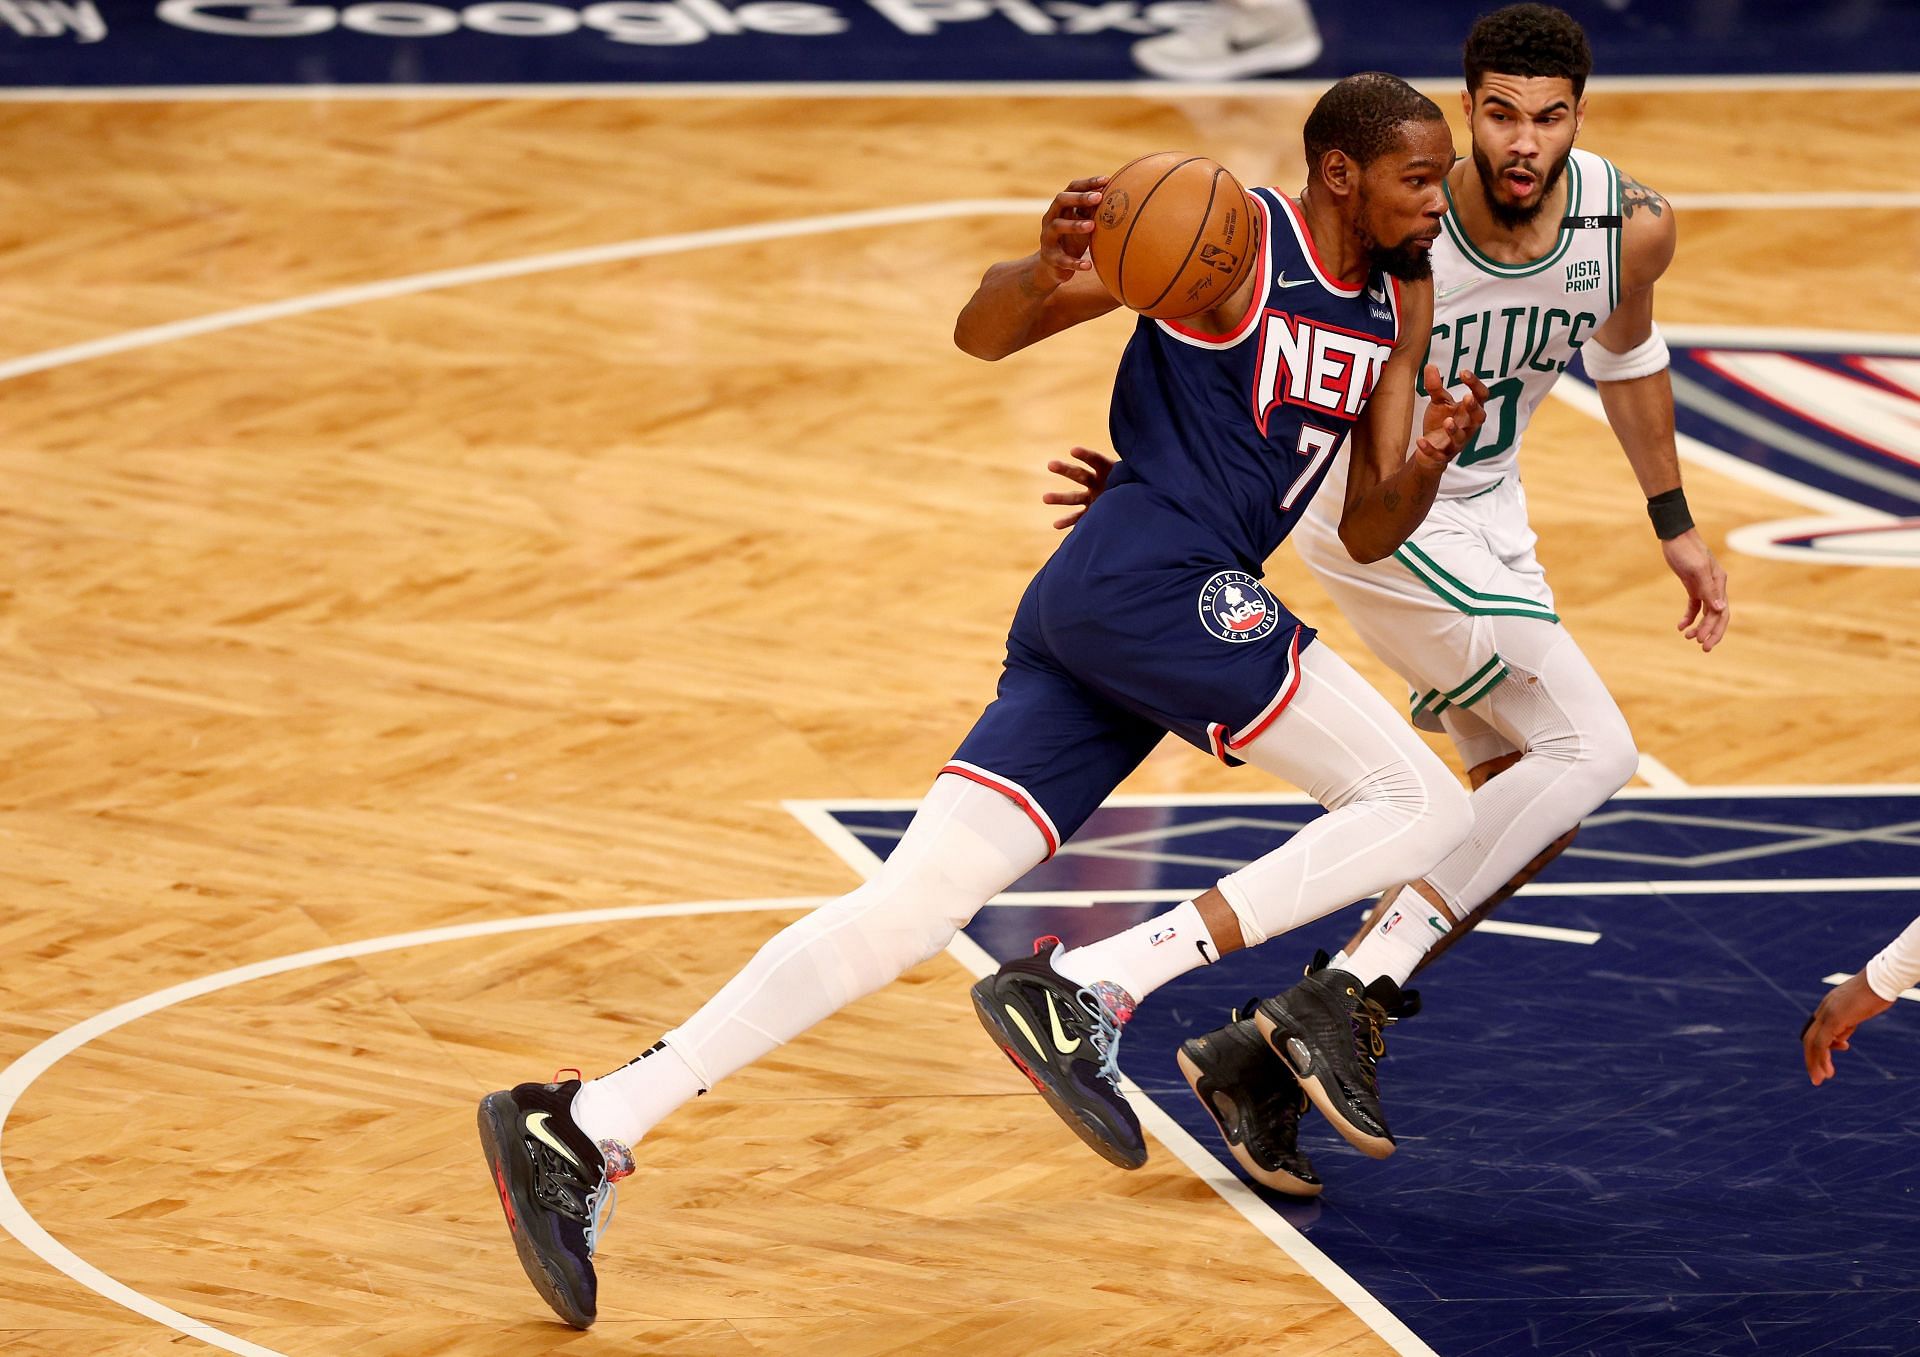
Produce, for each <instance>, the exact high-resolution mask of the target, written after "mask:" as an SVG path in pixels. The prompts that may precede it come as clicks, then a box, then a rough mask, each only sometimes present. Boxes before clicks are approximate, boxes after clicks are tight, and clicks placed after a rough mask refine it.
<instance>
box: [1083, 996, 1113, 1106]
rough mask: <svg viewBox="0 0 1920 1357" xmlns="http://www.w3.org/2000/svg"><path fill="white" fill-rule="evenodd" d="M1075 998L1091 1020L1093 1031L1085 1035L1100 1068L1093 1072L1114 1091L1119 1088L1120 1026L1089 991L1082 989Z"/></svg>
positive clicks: (1105, 1006) (1104, 1005)
mask: <svg viewBox="0 0 1920 1357" xmlns="http://www.w3.org/2000/svg"><path fill="white" fill-rule="evenodd" d="M1074 997H1075V998H1077V999H1079V1000H1080V1007H1082V1008H1084V1009H1085V1010H1086V1011H1087V1016H1088V1017H1090V1018H1092V1019H1093V1030H1092V1031H1091V1032H1089V1033H1088V1034H1087V1036H1088V1038H1089V1040H1091V1041H1092V1042H1093V1049H1094V1050H1095V1051H1097V1052H1099V1055H1100V1068H1099V1069H1098V1070H1097V1071H1095V1073H1097V1074H1098V1075H1099V1076H1100V1077H1101V1078H1102V1079H1105V1080H1106V1081H1107V1082H1108V1083H1109V1084H1111V1085H1113V1087H1114V1088H1115V1089H1118V1088H1119V1087H1120V1024H1119V1022H1117V1021H1116V1020H1115V1019H1114V1016H1113V1013H1112V1011H1111V1010H1110V1009H1108V1007H1107V1005H1106V1002H1105V1001H1104V1000H1102V999H1101V997H1100V996H1099V995H1098V994H1096V993H1094V991H1093V990H1091V989H1082V990H1081V991H1080V992H1079V993H1078V994H1077V995H1075V996H1074Z"/></svg>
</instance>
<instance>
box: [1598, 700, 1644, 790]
mask: <svg viewBox="0 0 1920 1357" xmlns="http://www.w3.org/2000/svg"><path fill="white" fill-rule="evenodd" d="M1592 768H1593V772H1592V776H1593V786H1594V790H1595V791H1597V792H1599V793H1600V795H1599V798H1598V800H1596V801H1595V802H1594V804H1595V805H1596V806H1597V805H1599V804H1600V802H1601V801H1605V800H1606V799H1607V798H1608V797H1610V796H1612V795H1613V794H1614V793H1615V792H1617V791H1619V790H1620V789H1621V788H1622V787H1624V786H1626V785H1627V783H1629V782H1631V781H1632V780H1633V775H1634V774H1635V773H1637V772H1638V771H1639V770H1640V751H1639V750H1638V749H1636V748H1635V747H1634V743H1633V733H1632V732H1631V731H1629V730H1628V729H1627V723H1626V722H1625V721H1622V722H1620V725H1619V729H1618V730H1617V731H1609V732H1607V733H1606V734H1604V735H1603V736H1601V737H1600V739H1599V740H1598V741H1596V747H1595V749H1594V752H1593V756H1592Z"/></svg>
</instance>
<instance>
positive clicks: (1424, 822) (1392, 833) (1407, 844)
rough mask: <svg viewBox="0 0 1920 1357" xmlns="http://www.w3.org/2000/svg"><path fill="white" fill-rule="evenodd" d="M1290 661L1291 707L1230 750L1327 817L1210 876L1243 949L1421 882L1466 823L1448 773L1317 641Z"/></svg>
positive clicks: (1463, 802)
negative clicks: (1298, 670) (1295, 664)
mask: <svg viewBox="0 0 1920 1357" xmlns="http://www.w3.org/2000/svg"><path fill="white" fill-rule="evenodd" d="M1301 662H1302V665H1303V667H1304V674H1303V677H1302V679H1301V683H1300V691H1299V693H1298V694H1297V695H1296V696H1295V697H1294V699H1293V702H1292V703H1291V704H1290V705H1289V706H1288V707H1287V709H1286V711H1285V712H1283V713H1281V716H1280V719H1279V720H1277V721H1275V722H1274V723H1273V724H1272V725H1271V726H1269V727H1268V728H1267V729H1266V731H1265V732H1264V733H1263V734H1262V735H1261V736H1260V738H1259V739H1257V740H1255V741H1254V742H1253V743H1252V744H1250V745H1248V746H1246V747H1245V748H1244V749H1241V750H1239V751H1237V752H1238V754H1239V756H1240V757H1241V758H1243V759H1245V760H1246V761H1247V762H1248V763H1250V764H1252V765H1253V766H1254V767H1256V768H1259V769H1260V770H1261V771H1263V772H1268V773H1272V774H1274V775H1275V776H1277V777H1282V778H1285V779H1286V780H1287V781H1288V782H1291V783H1292V784H1293V785H1294V786H1296V787H1298V788H1300V790H1302V791H1304V792H1306V793H1307V794H1308V795H1309V796H1311V797H1313V799H1314V800H1316V801H1318V802H1319V803H1320V804H1321V805H1323V806H1325V807H1327V809H1328V810H1329V811H1331V812H1332V813H1331V814H1328V815H1323V816H1321V817H1320V818H1319V819H1318V820H1315V821H1314V822H1313V823H1312V824H1310V825H1308V826H1307V827H1306V828H1305V829H1303V830H1301V831H1300V832H1299V833H1298V834H1295V835H1294V836H1293V837H1292V838H1291V839H1288V840H1287V842H1286V843H1284V844H1282V845H1281V846H1280V847H1279V848H1276V849H1275V850H1274V851H1273V852H1271V853H1268V854H1267V855H1266V856H1265V857H1261V858H1256V859H1254V860H1253V861H1252V862H1250V863H1248V864H1247V865H1246V866H1245V867H1242V868H1241V869H1240V870H1239V871H1237V872H1235V873H1233V874H1232V875H1231V876H1227V877H1223V878H1221V881H1220V893H1221V894H1222V895H1224V896H1225V897H1226V898H1227V903H1228V904H1229V905H1230V906H1232V908H1233V913H1234V917H1235V918H1236V919H1238V920H1239V923H1240V932H1241V936H1242V937H1243V938H1245V940H1246V943H1247V946H1249V947H1252V946H1254V945H1256V944H1257V943H1261V942H1265V941H1266V940H1267V939H1268V938H1272V937H1277V936H1279V935H1280V934H1282V933H1285V932H1287V931H1288V930H1289V929H1294V928H1298V927H1300V925H1302V924H1306V923H1311V922H1313V921H1314V920H1315V919H1318V918H1320V917H1321V916H1322V915H1324V914H1329V913H1331V912H1332V911H1334V910H1336V909H1341V908H1343V907H1345V906H1347V905H1350V904H1352V903H1353V902H1354V901H1355V900H1360V899H1364V898H1365V897H1366V896H1369V895H1372V894H1375V893H1376V892H1378V891H1380V890H1382V889H1383V888H1385V887H1387V886H1390V885H1393V884H1394V883H1396V882H1399V881H1404V880H1409V879H1411V878H1412V877H1417V876H1419V875H1421V874H1422V873H1423V872H1425V871H1427V870H1428V868H1430V867H1432V866H1433V865H1434V864H1435V863H1438V862H1439V861H1441V859H1443V858H1444V857H1445V856H1446V855H1447V854H1448V853H1449V852H1451V851H1452V850H1453V849H1454V848H1455V847H1456V846H1457V845H1458V844H1459V843H1460V842H1461V841H1462V840H1463V839H1464V838H1465V837H1466V835H1467V832H1468V829H1469V828H1470V826H1471V823H1472V821H1471V812H1470V811H1469V809H1468V805H1467V795H1466V793H1465V792H1464V791H1463V790H1462V789H1461V787H1460V784H1459V783H1458V782H1456V781H1455V780H1454V777H1453V774H1452V773H1450V772H1448V771H1447V766H1446V765H1445V764H1444V763H1442V762H1440V760H1439V759H1438V758H1437V757H1435V756H1434V754H1433V751H1432V750H1430V749H1428V748H1427V747H1426V745H1424V744H1422V743H1421V741H1420V737H1419V736H1418V735H1416V734H1414V732H1413V730H1412V729H1411V728H1410V727H1409V726H1408V725H1407V723H1406V722H1405V721H1404V720H1403V719H1401V717H1400V714H1399V713H1398V712H1396V711H1395V710H1394V709H1393V707H1392V706H1391V705H1390V704H1389V703H1388V702H1387V700H1386V699H1385V698H1383V697H1381V696H1380V694H1378V693H1377V692H1375V691H1374V690H1373V689H1372V688H1371V687H1369V686H1368V684H1367V682H1366V680H1365V679H1362V678H1361V677H1360V676H1359V675H1358V674H1357V673H1355V672H1354V670H1353V667H1352V666H1351V665H1349V664H1348V663H1347V662H1346V661H1345V660H1343V659H1341V658H1340V657H1339V656H1338V655H1336V654H1335V653H1334V652H1333V651H1332V650H1331V649H1329V648H1328V647H1326V646H1324V645H1317V644H1316V645H1314V646H1313V647H1312V648H1310V649H1309V650H1308V651H1307V652H1306V654H1305V655H1304V656H1303V657H1302V661H1301ZM1309 699H1310V700H1309ZM1421 862H1424V863H1426V864H1427V867H1417V866H1413V865H1412V864H1415V863H1421ZM1397 872H1398V873H1403V875H1395V873H1397Z"/></svg>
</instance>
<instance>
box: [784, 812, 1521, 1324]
mask: <svg viewBox="0 0 1920 1357" xmlns="http://www.w3.org/2000/svg"><path fill="white" fill-rule="evenodd" d="M781 804H782V805H783V806H785V807H786V809H787V810H788V811H790V812H792V813H793V814H794V815H795V816H797V817H799V819H800V821H801V823H803V824H805V825H806V827H807V828H808V829H810V830H812V831H813V832H814V833H815V834H818V835H819V836H820V837H821V839H822V840H823V841H824V843H825V845H826V847H827V848H828V849H830V850H831V851H832V852H833V853H834V855H835V856H836V857H838V858H839V859H840V860H841V861H842V862H845V863H847V864H849V865H850V866H851V867H853V869H854V870H855V871H857V872H859V874H860V877H861V879H862V880H867V879H869V878H871V877H872V876H873V874H874V872H875V871H877V870H878V869H879V867H880V862H881V859H880V857H879V855H878V854H876V853H875V852H874V851H873V850H872V849H870V848H868V847H867V845H866V844H865V843H863V842H862V841H861V840H860V839H858V838H856V837H855V836H854V834H853V833H852V832H851V831H850V830H848V829H847V828H846V827H845V826H844V825H842V824H841V823H840V822H839V821H838V820H836V819H834V818H833V817H832V815H830V814H828V813H827V812H826V810H825V807H827V806H829V805H841V804H844V803H841V802H832V801H784V802H782V803H781ZM1482 927H1485V925H1484V924H1483V925H1482ZM947 955H948V956H950V957H952V958H953V959H954V960H955V961H957V962H959V963H960V964H961V965H962V966H963V967H965V968H966V970H967V972H968V973H969V974H971V975H972V976H974V977H975V978H976V979H977V978H979V977H981V976H985V975H990V974H992V973H993V972H994V971H995V970H997V969H998V968H999V965H1000V963H999V962H997V961H995V960H994V959H993V958H992V957H991V956H990V955H988V953H987V951H986V949H985V948H983V947H981V946H980V944H979V943H977V942H975V941H974V940H973V939H972V938H970V937H968V936H967V935H966V934H965V933H956V934H954V937H953V941H952V942H950V943H948V944H947ZM1121 1087H1122V1088H1124V1089H1125V1090H1126V1092H1127V1094H1128V1100H1129V1101H1130V1102H1131V1103H1132V1104H1133V1108H1134V1111H1135V1112H1136V1113H1138V1114H1139V1117H1140V1124H1141V1125H1142V1126H1143V1127H1145V1128H1146V1129H1147V1130H1148V1131H1150V1132H1151V1133H1152V1134H1153V1136H1154V1138H1155V1139H1156V1140H1158V1141H1159V1142H1160V1143H1161V1144H1163V1145H1165V1146H1166V1147H1167V1148H1168V1149H1169V1150H1171V1151H1173V1154H1174V1157H1175V1158H1176V1159H1178V1160H1179V1161H1180V1162H1181V1163H1183V1164H1185V1165H1186V1166H1187V1167H1188V1168H1189V1169H1191V1170H1192V1171H1193V1173H1194V1174H1195V1175H1196V1176H1197V1177H1199V1178H1200V1180H1201V1181H1202V1182H1204V1183H1206V1185H1207V1186H1208V1187H1211V1188H1212V1189H1213V1190H1214V1191H1215V1192H1216V1193H1218V1194H1219V1195H1220V1196H1221V1197H1222V1198H1224V1199H1225V1201H1226V1203H1227V1205H1229V1206H1231V1207H1232V1208H1233V1209H1234V1210H1236V1211H1238V1212H1239V1213H1240V1215H1241V1216H1242V1217H1243V1218H1244V1219H1245V1220H1246V1221H1247V1223H1248V1224H1250V1225H1252V1226H1253V1227H1254V1229H1256V1230H1258V1231H1259V1232H1260V1233H1261V1234H1263V1235H1265V1236H1266V1237H1267V1239H1268V1240H1269V1241H1270V1242H1272V1243H1273V1244H1275V1245H1277V1246H1278V1247H1279V1249H1280V1251H1281V1252H1283V1253H1285V1254H1286V1255H1287V1257H1289V1258H1291V1259H1292V1260H1293V1261H1294V1263H1295V1264H1296V1265H1298V1267H1299V1268H1300V1270H1301V1271H1303V1272H1305V1273H1306V1274H1307V1275H1308V1276H1310V1277H1312V1278H1313V1279H1314V1280H1315V1281H1317V1282H1319V1283H1320V1285H1322V1286H1324V1287H1325V1288H1326V1289H1327V1290H1328V1291H1329V1292H1331V1293H1332V1294H1333V1296H1334V1298H1335V1299H1336V1300H1338V1301H1339V1302H1340V1303H1341V1304H1342V1305H1344V1306H1346V1307H1347V1308H1348V1309H1349V1310H1351V1311H1353V1313H1354V1314H1356V1315H1358V1316H1359V1317H1360V1320H1361V1322H1362V1323H1364V1324H1365V1325H1366V1326H1367V1327H1368V1328H1370V1329H1372V1330H1373V1331H1374V1332H1375V1333H1376V1334H1378V1335H1380V1338H1381V1341H1383V1342H1384V1343H1386V1345H1387V1346H1388V1347H1390V1348H1392V1349H1393V1350H1394V1352H1396V1353H1398V1354H1399V1355H1400V1357H1439V1354H1437V1353H1436V1352H1434V1350H1433V1349H1432V1348H1430V1347H1428V1346H1427V1345H1426V1344H1425V1343H1423V1342H1422V1341H1421V1340H1420V1338H1419V1337H1418V1335H1416V1334H1415V1333H1414V1332H1413V1330H1411V1329H1409V1328H1408V1327H1407V1326H1406V1324H1405V1323H1404V1322H1403V1321H1402V1320H1401V1319H1400V1317H1399V1316H1398V1315H1396V1314H1394V1313H1393V1311H1392V1310H1389V1309H1388V1308H1387V1307H1386V1305H1385V1304H1384V1303H1382V1302H1381V1301H1379V1300H1377V1299H1375V1297H1374V1296H1373V1294H1372V1293H1371V1292H1369V1291H1368V1290H1367V1289H1366V1288H1365V1287H1364V1286H1362V1285H1360V1283H1359V1282H1357V1281H1355V1280H1354V1279H1353V1278H1352V1277H1350V1276H1348V1275H1347V1273H1346V1272H1345V1271H1344V1270H1342V1268H1341V1267H1340V1265H1339V1264H1338V1263H1336V1262H1334V1261H1333V1260H1332V1259H1331V1258H1329V1257H1327V1255H1326V1254H1324V1253H1322V1252H1321V1251H1320V1249H1319V1248H1318V1247H1317V1246H1316V1245H1315V1244H1314V1243H1313V1242H1312V1241H1311V1240H1309V1239H1308V1238H1307V1237H1306V1236H1305V1235H1303V1234H1301V1233H1300V1231H1298V1230H1296V1229H1294V1227H1293V1226H1292V1225H1290V1224H1288V1223H1287V1221H1286V1220H1285V1219H1284V1218H1282V1217H1281V1216H1280V1214H1279V1213H1278V1212H1276V1211H1275V1210H1274V1209H1273V1208H1272V1207H1270V1206H1268V1205H1267V1204H1266V1203H1265V1202H1263V1201H1262V1200H1260V1198H1259V1196H1258V1195H1256V1194H1255V1193H1254V1191H1253V1189H1252V1188H1250V1187H1248V1186H1247V1185H1246V1184H1245V1183H1243V1182H1241V1181H1240V1180H1239V1179H1238V1178H1236V1177H1234V1175H1233V1173H1232V1172H1231V1171H1230V1170H1229V1169H1227V1167H1226V1166H1225V1165H1223V1164H1222V1163H1221V1162H1220V1161H1219V1160H1218V1159H1216V1158H1214V1156H1213V1155H1212V1154H1211V1153H1209V1152H1208V1151H1207V1150H1206V1149H1205V1148H1204V1147H1203V1146H1202V1145H1201V1144H1200V1143H1199V1142H1198V1141H1196V1140H1195V1139H1194V1138H1193V1137H1192V1136H1190V1135H1188V1134H1187V1133H1186V1131H1185V1130H1183V1129H1182V1128H1181V1127H1180V1124H1179V1123H1178V1122H1176V1121H1174V1119H1173V1118H1172V1117H1170V1116H1168V1115H1167V1114H1166V1113H1165V1112H1163V1111H1161V1110H1160V1107H1159V1105H1158V1104H1157V1103H1155V1102H1154V1101H1153V1099H1152V1098H1150V1097H1149V1096H1147V1094H1145V1093H1143V1092H1142V1091H1141V1089H1140V1086H1139V1085H1138V1084H1136V1083H1134V1082H1133V1080H1131V1079H1126V1078H1122V1080H1121Z"/></svg>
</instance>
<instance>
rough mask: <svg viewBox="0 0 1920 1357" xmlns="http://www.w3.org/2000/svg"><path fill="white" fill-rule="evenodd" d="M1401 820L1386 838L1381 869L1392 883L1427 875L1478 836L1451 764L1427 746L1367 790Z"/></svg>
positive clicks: (1384, 772)
mask: <svg viewBox="0 0 1920 1357" xmlns="http://www.w3.org/2000/svg"><path fill="white" fill-rule="evenodd" d="M1362 797H1363V798H1364V799H1367V800H1371V801H1373V802H1374V803H1375V804H1377V805H1379V806H1380V807H1381V808H1382V809H1383V810H1385V811H1386V812H1387V813H1388V814H1389V815H1391V816H1392V818H1393V819H1395V820H1396V821H1398V822H1399V825H1398V827H1397V829H1396V830H1395V831H1394V832H1392V833H1389V834H1385V835H1382V837H1381V842H1380V848H1379V851H1380V854H1381V858H1382V862H1381V866H1382V868H1383V870H1385V871H1386V873H1387V875H1389V876H1390V877H1392V879H1394V880H1396V881H1398V880H1411V879H1412V878H1414V877H1418V876H1422V875H1424V874H1425V873H1426V871H1427V869H1428V868H1430V867H1433V866H1434V865H1435V864H1437V863H1438V862H1439V861H1440V860H1441V859H1442V858H1444V857H1446V856H1447V854H1449V853H1451V852H1452V851H1453V850H1454V849H1456V848H1458V847H1459V846H1460V845H1461V844H1463V843H1465V842H1466V840H1467V836H1468V835H1469V834H1470V833H1472V832H1473V803H1472V801H1471V800H1469V799H1468V796H1467V792H1466V789H1465V788H1463V787H1462V786H1461V785H1460V784H1459V782H1457V781H1456V780H1455V779H1454V776H1453V774H1452V773H1451V772H1449V771H1448V770H1447V766H1446V765H1445V764H1444V763H1442V762H1440V760H1439V759H1437V758H1435V757H1434V756H1433V754H1432V753H1431V752H1429V751H1428V750H1426V749H1424V748H1422V749H1420V750H1419V751H1418V755H1417V756H1415V757H1411V758H1409V759H1407V760H1406V761H1405V762H1404V763H1403V764H1400V765H1398V766H1395V767H1393V768H1391V769H1383V770H1381V775H1380V776H1379V777H1378V778H1376V779H1375V780H1373V782H1372V784H1371V785H1370V786H1369V787H1367V788H1366V789H1364V790H1363V792H1362Z"/></svg>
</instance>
